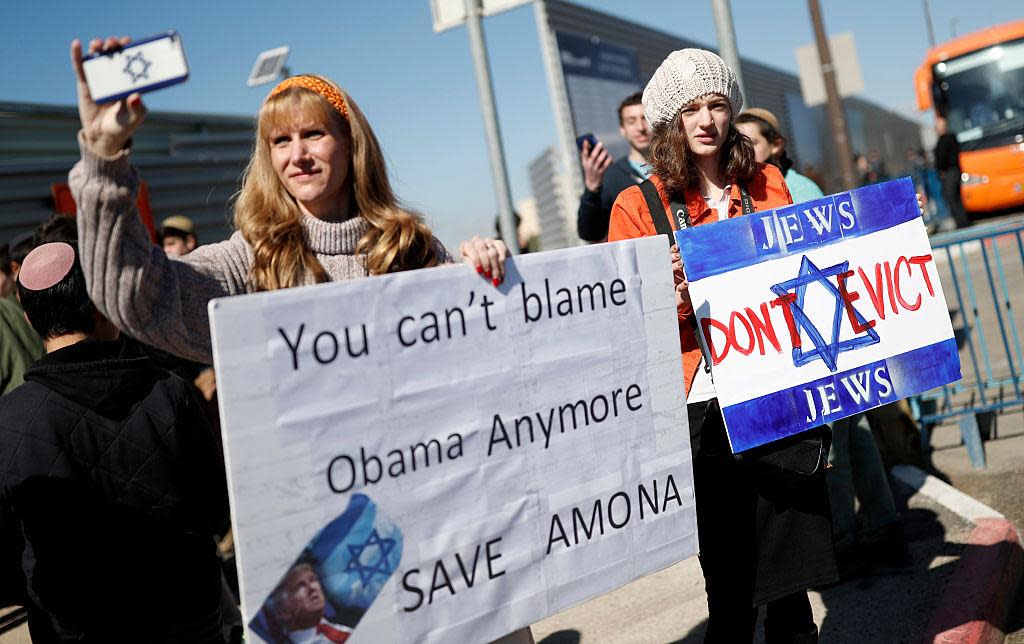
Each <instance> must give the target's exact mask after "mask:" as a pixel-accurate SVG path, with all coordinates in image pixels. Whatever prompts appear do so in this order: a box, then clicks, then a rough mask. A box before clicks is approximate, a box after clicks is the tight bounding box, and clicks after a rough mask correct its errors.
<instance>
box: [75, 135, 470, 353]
mask: <svg viewBox="0 0 1024 644" xmlns="http://www.w3.org/2000/svg"><path fill="white" fill-rule="evenodd" d="M79 147H80V148H81V151H82V159H81V161H79V162H78V163H77V164H75V167H74V168H72V169H71V173H70V174H69V176H68V183H69V184H70V187H71V193H72V195H74V198H75V203H76V204H77V205H78V243H79V249H80V253H81V257H82V268H83V269H84V271H85V281H86V284H87V285H88V288H89V295H90V297H92V300H93V302H94V303H95V304H96V307H97V308H98V309H99V310H100V312H101V313H103V315H105V316H106V317H107V318H108V319H109V320H110V321H111V322H113V323H114V324H115V325H116V326H117V327H118V328H119V329H123V330H124V331H126V332H127V333H128V334H130V335H131V336H132V337H134V338H136V339H138V340H141V341H142V342H145V343H146V344H149V345H152V346H155V347H157V348H160V349H163V350H164V351H168V352H170V353H173V354H176V355H179V356H182V357H184V358H188V359H189V360H195V361H198V362H202V363H204V364H210V363H212V362H213V358H212V352H211V347H210V320H209V317H208V316H207V309H206V305H207V303H208V302H209V301H210V300H212V299H213V298H216V297H223V296H225V295H235V294H237V293H245V292H246V291H247V290H248V289H247V284H246V281H247V280H246V277H247V276H248V274H249V268H250V267H251V266H252V249H251V248H250V247H249V244H247V243H246V241H245V240H244V239H242V234H241V233H239V232H237V231H236V232H235V233H234V234H232V235H231V237H230V238H229V239H227V240H226V241H223V242H220V243H218V244H209V245H206V246H200V247H199V248H197V249H196V250H194V251H193V252H191V253H189V254H188V255H186V256H184V257H181V258H174V259H171V258H168V257H167V256H166V255H165V254H164V252H163V250H161V249H160V248H158V247H157V246H154V245H153V243H152V242H151V241H150V238H149V233H148V232H147V231H146V228H145V227H144V226H143V225H142V222H141V220H140V219H139V216H138V211H137V208H136V205H135V200H136V194H137V191H138V182H139V175H138V171H137V170H136V169H135V167H134V166H132V165H131V163H130V162H129V152H128V151H127V150H123V151H122V152H120V153H119V154H117V155H115V156H113V157H104V156H101V155H98V154H96V153H94V152H93V151H92V150H91V149H90V148H89V146H88V145H86V144H85V142H84V140H83V139H82V136H81V134H79ZM302 225H303V228H304V229H305V236H306V243H307V244H308V245H309V247H310V248H311V249H312V250H313V252H314V253H315V254H316V258H317V260H318V261H319V262H320V264H321V265H322V266H323V267H324V270H326V271H327V274H328V275H329V276H330V278H331V280H333V281H342V280H350V279H358V278H361V277H365V276H366V275H367V270H366V261H365V257H364V256H363V255H357V254H356V252H355V249H356V244H357V243H358V242H359V239H360V238H361V237H362V236H363V233H365V232H366V230H367V228H368V227H369V224H368V223H367V221H366V220H365V219H363V218H362V217H358V216H357V217H353V218H352V219H348V220H346V221H343V222H326V221H321V220H319V219H316V218H315V217H310V216H305V217H304V219H303V221H302ZM437 253H438V259H439V261H440V262H442V263H448V262H452V261H453V259H452V257H451V255H450V254H449V253H448V251H447V250H445V248H444V246H442V245H441V243H440V242H437Z"/></svg>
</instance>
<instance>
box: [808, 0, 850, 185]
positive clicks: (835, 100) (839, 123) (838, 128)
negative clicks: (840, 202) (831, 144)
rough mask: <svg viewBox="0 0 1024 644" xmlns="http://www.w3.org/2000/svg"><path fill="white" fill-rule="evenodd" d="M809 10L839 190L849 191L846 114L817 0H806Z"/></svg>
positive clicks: (848, 139)
mask: <svg viewBox="0 0 1024 644" xmlns="http://www.w3.org/2000/svg"><path fill="white" fill-rule="evenodd" d="M807 6H808V7H809V8H810V10H811V23H813V25H814V38H815V40H816V41H817V43H818V59H819V60H820V61H821V73H822V75H823V76H824V78H825V96H826V98H827V99H828V120H829V125H831V126H832V138H833V139H834V141H835V147H836V154H837V155H838V156H839V170H840V174H841V176H842V182H843V186H842V187H843V190H852V189H853V188H855V187H856V186H857V179H856V175H855V174H854V172H853V153H852V152H851V151H850V135H849V133H848V130H847V128H846V115H845V114H844V113H843V104H842V101H841V100H840V98H839V88H838V87H837V85H836V73H835V70H834V69H833V67H832V52H831V51H829V47H828V38H827V37H826V36H825V25H824V23H823V22H822V20H821V8H820V7H819V6H818V0H807Z"/></svg>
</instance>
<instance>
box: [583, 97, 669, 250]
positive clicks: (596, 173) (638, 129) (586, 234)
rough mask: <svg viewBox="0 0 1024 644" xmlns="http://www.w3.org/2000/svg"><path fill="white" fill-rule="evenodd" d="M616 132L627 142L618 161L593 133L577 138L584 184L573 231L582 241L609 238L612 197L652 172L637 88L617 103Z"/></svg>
mask: <svg viewBox="0 0 1024 644" xmlns="http://www.w3.org/2000/svg"><path fill="white" fill-rule="evenodd" d="M619 134H621V135H622V138H624V139H626V141H627V142H628V143H629V154H628V155H626V156H625V157H623V158H621V159H619V160H618V161H613V159H612V157H611V154H610V153H609V152H608V150H607V149H606V148H605V147H604V144H603V143H601V142H600V141H598V140H597V139H596V138H594V136H593V135H592V134H590V135H587V134H585V135H583V136H581V137H580V138H579V139H577V141H576V145H577V147H579V149H580V163H581V164H582V166H583V185H584V189H583V194H582V195H581V196H580V206H579V209H578V210H577V211H576V232H577V234H578V235H579V236H580V239H582V240H584V241H588V242H602V241H605V240H606V239H607V238H608V217H609V215H610V214H611V210H612V203H614V202H615V198H616V197H618V196H619V193H620V192H622V191H623V190H625V189H626V188H628V187H630V186H634V185H636V184H638V183H640V182H641V181H643V180H644V179H646V178H647V177H648V176H649V175H650V173H651V169H650V166H648V165H647V157H648V151H649V150H650V147H651V131H650V128H648V127H647V119H646V118H644V106H643V105H642V104H641V102H640V92H637V93H635V94H630V95H629V96H627V97H626V98H625V99H623V101H622V103H621V104H619Z"/></svg>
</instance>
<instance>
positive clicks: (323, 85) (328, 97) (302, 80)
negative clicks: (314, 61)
mask: <svg viewBox="0 0 1024 644" xmlns="http://www.w3.org/2000/svg"><path fill="white" fill-rule="evenodd" d="M292 87H301V88H303V89H308V90H310V91H312V92H316V93H317V94H319V95H320V96H322V97H323V99H324V100H325V101H327V102H328V103H330V104H331V105H332V106H333V107H334V109H336V110H338V113H339V114H341V115H342V117H344V118H345V120H348V106H347V105H346V104H345V98H344V97H343V96H342V95H341V93H340V92H338V90H336V89H334V87H333V86H332V85H331V84H330V83H328V82H325V81H322V80H320V79H319V78H314V77H312V76H292V77H290V78H286V79H284V80H283V81H281V82H280V83H278V84H277V87H275V88H274V89H272V90H270V95H269V96H267V99H270V98H271V97H274V96H277V95H278V94H280V93H281V92H283V91H284V90H286V89H290V88H292Z"/></svg>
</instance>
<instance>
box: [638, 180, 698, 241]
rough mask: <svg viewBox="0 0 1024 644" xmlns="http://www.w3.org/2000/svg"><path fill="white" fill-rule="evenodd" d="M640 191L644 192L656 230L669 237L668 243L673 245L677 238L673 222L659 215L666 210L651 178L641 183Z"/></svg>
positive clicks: (648, 210)
mask: <svg viewBox="0 0 1024 644" xmlns="http://www.w3.org/2000/svg"><path fill="white" fill-rule="evenodd" d="M640 192H642V193H643V194H644V199H645V200H646V201H647V212H648V214H650V216H651V221H652V222H654V230H656V231H658V234H659V235H665V236H666V237H668V245H669V246H671V245H672V244H674V243H675V238H674V236H673V235H672V224H671V223H669V220H668V218H666V217H659V216H658V215H657V213H659V212H664V210H665V206H664V205H662V203H661V195H659V194H658V189H657V188H656V187H655V186H654V183H652V182H651V180H650V179H644V182H643V183H641V184H640ZM687 217H689V215H687Z"/></svg>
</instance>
